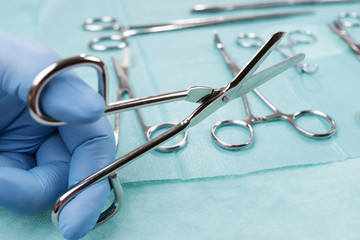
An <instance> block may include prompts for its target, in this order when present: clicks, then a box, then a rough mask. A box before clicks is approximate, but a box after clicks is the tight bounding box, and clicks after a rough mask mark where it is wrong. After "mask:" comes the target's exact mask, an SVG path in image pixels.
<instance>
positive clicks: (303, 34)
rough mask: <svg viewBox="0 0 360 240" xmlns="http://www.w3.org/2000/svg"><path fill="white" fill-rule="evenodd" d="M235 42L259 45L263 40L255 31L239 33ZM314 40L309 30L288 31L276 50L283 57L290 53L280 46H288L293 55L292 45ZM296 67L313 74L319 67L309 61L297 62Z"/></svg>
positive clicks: (310, 42)
mask: <svg viewBox="0 0 360 240" xmlns="http://www.w3.org/2000/svg"><path fill="white" fill-rule="evenodd" d="M236 41H237V43H238V44H240V45H241V46H243V47H260V46H262V44H264V40H263V39H262V38H261V37H259V36H258V35H257V34H256V33H239V35H238V36H237V40H236ZM315 42H316V36H315V35H314V34H313V33H312V32H311V31H309V30H306V31H304V30H294V31H290V32H288V35H287V42H286V43H282V44H279V46H278V47H277V48H276V50H277V51H278V52H279V53H280V54H281V55H283V56H284V57H285V58H288V57H289V56H290V54H287V53H286V52H285V51H283V50H282V48H288V49H289V51H290V53H291V55H295V54H296V52H295V49H294V47H295V46H296V45H298V44H312V43H315ZM296 69H297V70H298V71H299V72H305V73H308V74H313V73H315V72H316V71H317V70H318V69H319V65H318V64H310V63H302V62H300V63H298V64H297V65H296Z"/></svg>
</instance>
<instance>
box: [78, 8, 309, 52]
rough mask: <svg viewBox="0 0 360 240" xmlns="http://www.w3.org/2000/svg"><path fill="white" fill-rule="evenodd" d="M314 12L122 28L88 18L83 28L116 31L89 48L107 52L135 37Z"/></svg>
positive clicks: (106, 19) (108, 20) (95, 40)
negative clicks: (108, 43) (110, 43)
mask: <svg viewBox="0 0 360 240" xmlns="http://www.w3.org/2000/svg"><path fill="white" fill-rule="evenodd" d="M311 13H314V12H313V11H297V12H283V13H271V14H261V15H248V16H246V15H240V16H229V17H226V16H219V17H211V18H192V19H179V20H174V21H171V22H169V23H161V24H151V25H138V26H121V25H120V23H119V22H118V21H117V20H116V19H115V18H112V17H107V16H105V17H101V18H88V19H86V20H85V22H84V24H83V28H84V29H85V30H88V31H103V30H115V31H117V32H119V33H118V34H113V35H110V36H105V37H95V38H93V39H91V40H90V42H89V47H90V48H92V49H94V50H98V51H105V50H111V49H118V48H120V49H121V48H124V47H126V46H127V45H128V38H129V37H131V36H135V35H143V34H149V33H157V32H166V31H174V30H180V29H187V28H195V27H202V26H209V25H215V24H222V23H228V22H238V21H250V20H256V19H267V18H278V17H288V16H296V15H303V14H311ZM106 42H115V43H117V44H115V43H114V45H107V44H105V43H106Z"/></svg>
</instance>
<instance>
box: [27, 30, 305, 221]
mask: <svg viewBox="0 0 360 240" xmlns="http://www.w3.org/2000/svg"><path fill="white" fill-rule="evenodd" d="M283 35H284V32H278V33H275V34H274V35H273V36H272V37H271V38H270V39H269V40H268V41H267V42H266V43H265V44H264V46H263V47H261V48H260V50H259V51H258V52H257V53H256V54H255V56H254V57H253V58H252V59H251V60H250V61H249V63H248V64H247V65H246V66H245V67H244V68H243V70H242V71H240V72H239V73H238V74H237V75H236V76H235V77H234V78H233V80H232V81H230V82H229V83H228V84H227V85H226V86H224V87H222V88H219V89H212V88H209V87H192V88H189V89H188V90H184V91H179V92H175V93H167V94H163V95H161V96H162V97H161V98H160V99H157V97H158V96H153V97H146V98H144V99H150V100H151V99H157V100H155V101H150V102H151V103H152V104H155V103H161V102H167V101H169V99H170V100H179V99H183V100H187V101H192V102H198V103H200V106H199V107H198V108H196V109H195V111H194V112H192V113H191V114H190V115H189V116H188V117H187V118H185V119H184V120H182V121H181V122H179V123H178V124H176V125H175V126H174V127H172V128H170V129H169V130H167V131H166V132H164V133H162V134H161V135H159V136H156V137H155V138H152V139H151V140H149V141H147V142H146V143H144V144H143V145H141V146H139V147H138V148H136V149H134V150H133V151H131V152H129V153H127V154H126V155H124V156H123V157H120V158H119V159H117V160H115V161H114V162H113V163H111V164H109V165H107V166H106V167H104V168H103V169H101V170H99V171H97V172H96V173H94V174H92V175H90V176H89V177H87V178H85V179H83V180H82V181H80V182H79V183H78V184H76V185H75V186H73V187H72V188H71V189H69V190H68V191H67V192H66V193H64V194H63V195H62V196H61V197H60V198H59V199H58V200H57V202H56V204H55V206H54V209H53V212H52V219H53V221H54V224H55V225H58V217H59V214H60V213H61V210H62V209H63V208H64V207H65V206H66V204H67V203H68V202H69V201H71V199H73V198H74V197H75V196H76V195H77V194H79V193H81V192H82V191H83V190H84V189H86V188H87V187H89V186H91V185H92V184H95V183H96V182H98V181H101V180H103V179H105V178H108V177H109V176H111V175H112V174H113V173H114V172H115V171H116V170H117V169H119V168H121V167H123V166H125V165H126V164H127V163H129V162H131V161H133V160H135V159H137V158H139V157H140V156H142V155H144V154H145V153H147V152H149V151H150V150H152V149H154V148H156V147H158V146H159V145H161V144H163V143H164V142H166V141H168V140H169V139H171V138H173V137H175V136H176V135H178V134H180V133H182V132H184V131H186V130H187V129H189V128H191V127H193V126H195V125H197V124H198V123H200V122H201V121H202V120H204V119H205V118H207V117H208V116H210V115H211V114H212V113H214V112H215V111H216V110H217V109H219V108H221V107H223V106H225V105H226V104H227V103H228V102H230V101H231V100H233V99H236V98H238V97H240V96H242V95H244V94H246V93H248V92H249V91H251V90H252V89H253V88H256V87H258V86H259V85H261V84H263V83H264V82H266V81H268V80H270V79H271V78H273V77H274V76H276V75H278V74H280V73H281V72H283V71H285V70H287V69H288V68H290V67H292V66H294V65H295V64H297V63H298V62H300V61H302V60H303V59H304V54H298V55H296V56H294V57H291V58H289V59H287V60H284V61H282V62H280V63H278V64H276V65H274V66H272V67H269V68H267V69H265V70H263V71H261V72H259V73H258V74H255V75H253V74H254V72H255V71H256V69H257V68H258V67H259V66H260V65H261V63H262V62H263V61H264V60H265V59H266V58H267V56H268V55H269V54H270V53H271V52H272V51H273V50H274V48H275V47H276V46H277V45H278V44H279V42H280V40H281V39H282V37H283ZM89 59H92V60H93V62H92V61H89ZM84 61H85V62H84ZM79 64H88V65H90V66H93V64H95V65H96V69H97V70H98V71H99V72H100V73H102V74H101V75H102V76H103V77H104V79H99V81H100V82H102V81H101V80H104V81H103V83H104V84H103V86H106V83H107V79H106V74H105V73H104V71H105V68H103V66H102V64H100V63H99V59H97V58H94V57H88V56H80V57H75V58H71V61H67V60H66V59H65V60H62V61H60V64H59V63H54V64H52V65H51V66H50V67H48V68H46V69H44V70H43V71H42V72H41V73H40V74H39V75H38V76H37V77H36V78H35V80H36V81H34V84H33V87H32V90H31V91H30V93H29V99H36V100H37V101H34V102H33V104H29V108H31V111H33V114H32V115H33V117H34V119H35V120H38V118H37V117H38V116H37V111H36V108H37V105H39V99H40V98H39V96H40V94H41V90H42V89H43V87H44V85H45V84H46V83H48V82H49V81H50V80H51V78H52V77H54V75H56V74H57V73H60V72H61V71H62V70H64V69H68V68H70V67H73V66H78V65H79ZM99 66H102V67H99ZM101 89H102V88H101ZM102 90H104V89H102ZM103 92H104V91H103ZM103 96H104V97H105V98H106V94H105V93H104V94H103ZM164 96H166V97H164ZM144 99H132V106H131V107H128V108H122V107H121V105H122V103H123V102H124V101H118V102H116V104H114V105H117V106H118V107H119V109H121V110H130V109H133V108H136V107H142V106H146V105H148V104H147V103H146V101H145V103H144ZM137 102H138V103H139V104H140V105H137ZM38 110H39V111H40V109H38ZM113 112H116V111H115V110H114V111H113ZM40 113H41V111H40ZM106 113H110V111H107V112H106ZM38 121H40V122H42V123H45V124H47V123H49V124H54V121H56V120H53V119H46V120H45V121H42V119H41V118H40V120H38ZM57 123H58V124H64V123H63V122H59V121H58V122H57ZM111 181H112V180H111ZM114 184H115V185H116V181H115V183H114ZM114 184H113V186H114ZM113 190H114V191H115V195H116V196H119V198H121V192H120V193H119V191H120V190H119V188H117V187H113ZM114 202H119V201H114ZM111 209H112V208H110V210H109V211H107V212H106V213H104V218H103V219H101V221H100V220H99V221H100V222H102V221H104V220H106V219H108V218H109V217H110V216H112V215H113V212H115V211H112V210H111Z"/></svg>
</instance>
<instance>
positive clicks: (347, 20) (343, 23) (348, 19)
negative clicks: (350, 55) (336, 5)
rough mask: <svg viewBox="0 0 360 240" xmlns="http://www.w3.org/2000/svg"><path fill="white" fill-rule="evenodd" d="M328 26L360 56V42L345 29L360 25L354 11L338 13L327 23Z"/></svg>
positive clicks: (359, 19) (358, 16) (359, 20)
mask: <svg viewBox="0 0 360 240" xmlns="http://www.w3.org/2000/svg"><path fill="white" fill-rule="evenodd" d="M328 26H329V27H330V29H331V30H332V31H333V32H334V33H335V34H336V35H338V36H339V37H340V38H341V39H342V40H344V41H345V43H346V44H347V45H348V46H349V47H350V48H351V50H352V51H353V52H355V54H356V55H357V56H358V57H359V58H360V44H358V43H356V42H355V40H354V39H353V38H352V37H351V36H350V34H349V33H348V31H347V30H346V27H360V15H359V14H358V13H356V12H348V13H340V14H339V16H338V17H337V19H336V20H335V21H333V23H332V24H331V23H328Z"/></svg>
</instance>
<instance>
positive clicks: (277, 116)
mask: <svg viewBox="0 0 360 240" xmlns="http://www.w3.org/2000/svg"><path fill="white" fill-rule="evenodd" d="M215 45H216V47H217V48H218V49H219V51H220V53H221V55H222V57H223V59H224V61H225V63H226V64H227V66H228V67H229V69H230V70H231V72H232V74H233V75H234V76H236V74H237V73H238V72H239V71H241V70H240V68H239V67H238V66H237V65H236V63H235V61H234V60H233V59H232V58H231V57H230V55H229V54H228V53H227V51H226V50H225V48H224V45H223V43H222V42H221V41H220V38H219V36H218V35H217V34H216V33H215ZM253 92H254V93H255V94H256V95H257V96H258V97H259V98H260V99H261V100H262V102H263V103H264V104H265V105H266V106H267V107H268V108H270V109H271V110H272V111H273V112H274V113H273V114H271V115H268V116H265V117H255V116H254V115H253V114H252V113H251V110H250V106H249V104H248V100H247V98H246V95H243V96H242V98H243V102H244V106H245V110H246V115H247V117H246V119H244V120H224V121H219V122H217V123H215V124H214V126H213V127H212V129H211V135H212V137H213V139H214V141H215V142H216V144H218V145H219V146H220V147H222V148H224V149H227V150H240V149H243V148H244V147H247V146H249V145H250V144H251V143H252V142H253V139H254V130H253V127H252V126H253V124H255V123H259V122H269V121H275V120H284V121H287V122H289V123H290V124H291V125H292V126H293V127H294V128H295V129H296V130H297V131H298V132H299V133H301V134H302V135H304V136H306V137H309V138H313V139H323V138H326V137H329V136H331V135H332V134H333V133H334V132H335V130H336V125H335V121H334V120H333V119H332V118H331V117H330V116H329V115H327V114H325V113H323V112H320V111H317V110H304V111H300V112H296V113H293V114H284V113H282V112H280V111H279V110H278V109H277V108H276V107H275V106H274V105H273V104H272V103H271V102H270V101H269V100H267V99H266V98H265V97H264V96H263V95H262V94H261V93H260V91H259V90H257V89H256V88H254V89H253ZM305 115H308V116H317V117H321V118H323V119H325V120H326V121H328V124H329V126H330V128H331V129H330V130H329V131H328V132H325V133H312V132H309V131H307V130H305V129H304V128H302V127H301V126H299V125H298V124H297V123H296V120H297V119H298V118H300V117H302V116H305ZM225 126H235V127H241V128H244V129H246V130H247V132H248V136H249V139H248V140H247V141H245V142H243V143H240V144H230V143H227V142H226V141H224V140H222V139H221V138H220V137H219V136H217V135H216V131H217V130H218V129H220V128H222V127H225Z"/></svg>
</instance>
